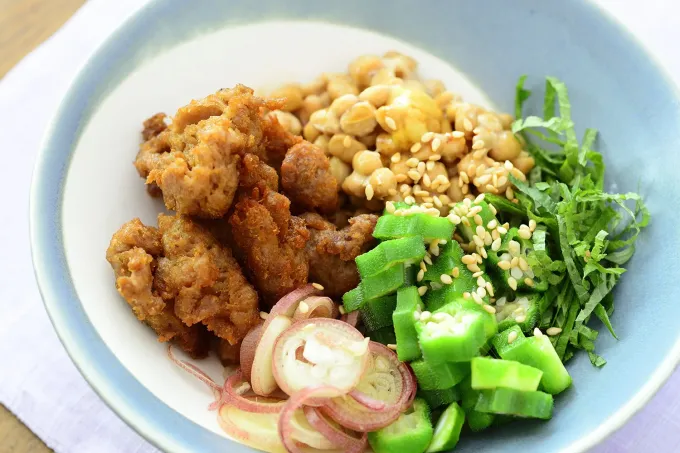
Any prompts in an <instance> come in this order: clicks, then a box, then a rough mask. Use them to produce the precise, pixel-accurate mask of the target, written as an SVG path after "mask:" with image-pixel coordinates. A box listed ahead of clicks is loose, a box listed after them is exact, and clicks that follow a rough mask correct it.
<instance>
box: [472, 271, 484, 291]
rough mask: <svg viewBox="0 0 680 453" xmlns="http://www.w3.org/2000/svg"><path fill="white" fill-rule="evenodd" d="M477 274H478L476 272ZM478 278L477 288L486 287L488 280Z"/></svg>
mask: <svg viewBox="0 0 680 453" xmlns="http://www.w3.org/2000/svg"><path fill="white" fill-rule="evenodd" d="M475 274H477V272H475ZM473 277H474V275H473ZM476 278H477V286H479V287H480V288H481V287H484V286H486V280H484V277H482V276H481V275H479V276H477V277H476Z"/></svg>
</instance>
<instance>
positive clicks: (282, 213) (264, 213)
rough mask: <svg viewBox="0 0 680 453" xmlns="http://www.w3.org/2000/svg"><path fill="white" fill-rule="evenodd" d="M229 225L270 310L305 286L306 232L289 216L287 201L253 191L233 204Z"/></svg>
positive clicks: (265, 191) (263, 190)
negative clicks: (285, 296) (282, 299)
mask: <svg viewBox="0 0 680 453" xmlns="http://www.w3.org/2000/svg"><path fill="white" fill-rule="evenodd" d="M229 224H230V225H231V230H232V236H233V240H234V242H235V244H236V246H237V248H238V249H239V251H240V254H241V255H240V256H242V257H243V258H244V261H245V263H246V267H247V268H248V270H249V272H250V276H251V281H253V282H255V286H256V287H257V289H258V290H259V291H260V293H261V294H262V296H263V298H264V300H265V302H267V303H268V304H269V305H270V306H271V305H273V304H274V303H275V302H276V301H277V300H279V299H280V298H281V297H283V296H284V295H286V294H287V293H289V292H290V291H292V290H294V289H296V288H298V287H299V286H302V285H304V284H305V283H307V274H308V273H309V265H308V263H307V257H306V255H305V252H304V248H305V244H306V243H307V240H308V239H309V231H307V228H306V227H305V222H304V221H303V220H302V219H300V218H299V217H295V216H291V214H290V201H289V200H288V198H286V197H285V196H283V195H281V194H279V193H276V192H274V191H272V190H270V189H268V188H266V187H260V188H255V189H253V191H252V193H251V194H250V195H249V196H244V197H243V198H242V199H241V200H239V202H238V203H236V206H235V208H234V212H233V214H232V215H231V218H230V219H229Z"/></svg>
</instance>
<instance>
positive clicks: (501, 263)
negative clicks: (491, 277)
mask: <svg viewBox="0 0 680 453" xmlns="http://www.w3.org/2000/svg"><path fill="white" fill-rule="evenodd" d="M498 267H500V268H501V269H503V270H504V271H507V270H509V269H510V267H511V266H510V261H505V260H502V261H499V262H498Z"/></svg>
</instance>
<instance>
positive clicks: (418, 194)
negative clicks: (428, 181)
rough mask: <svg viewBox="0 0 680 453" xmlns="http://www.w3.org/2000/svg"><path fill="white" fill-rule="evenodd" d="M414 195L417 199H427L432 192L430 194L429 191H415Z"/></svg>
mask: <svg viewBox="0 0 680 453" xmlns="http://www.w3.org/2000/svg"><path fill="white" fill-rule="evenodd" d="M413 195H415V196H416V197H427V196H428V195H430V192H428V191H427V190H414V191H413Z"/></svg>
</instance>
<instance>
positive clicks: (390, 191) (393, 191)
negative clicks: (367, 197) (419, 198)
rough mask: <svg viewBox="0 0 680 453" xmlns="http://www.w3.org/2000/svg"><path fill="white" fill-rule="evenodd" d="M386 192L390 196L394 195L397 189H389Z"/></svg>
mask: <svg viewBox="0 0 680 453" xmlns="http://www.w3.org/2000/svg"><path fill="white" fill-rule="evenodd" d="M387 193H389V194H390V195H392V196H395V195H396V194H397V189H389V190H388V191H387Z"/></svg>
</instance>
